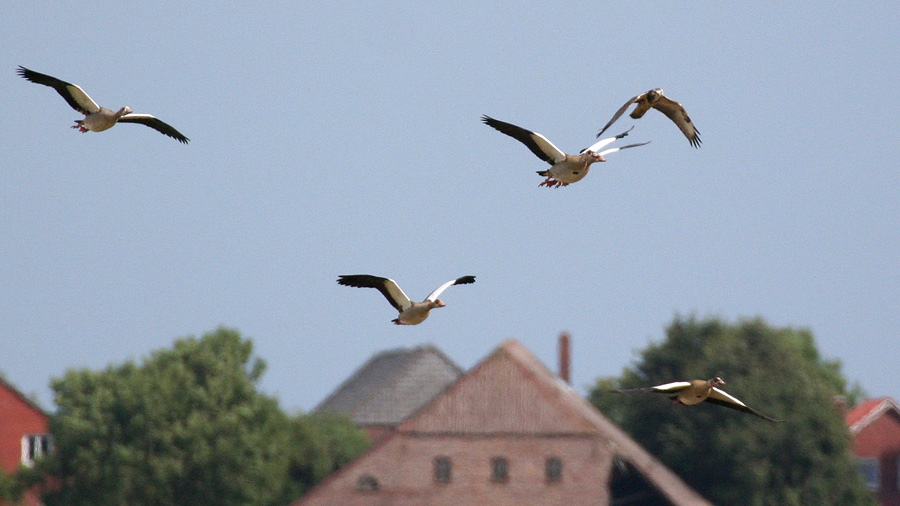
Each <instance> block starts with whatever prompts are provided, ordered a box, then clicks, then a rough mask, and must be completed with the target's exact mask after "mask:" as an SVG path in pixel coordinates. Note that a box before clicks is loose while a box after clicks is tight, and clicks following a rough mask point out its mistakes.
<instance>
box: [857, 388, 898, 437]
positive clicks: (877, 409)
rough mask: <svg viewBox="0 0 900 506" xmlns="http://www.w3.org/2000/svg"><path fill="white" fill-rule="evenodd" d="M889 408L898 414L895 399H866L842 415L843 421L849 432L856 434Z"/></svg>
mask: <svg viewBox="0 0 900 506" xmlns="http://www.w3.org/2000/svg"><path fill="white" fill-rule="evenodd" d="M891 410H893V411H894V412H895V413H896V414H897V415H898V416H900V404H897V401H895V400H894V399H891V398H890V397H878V398H876V399H868V400H865V401H863V402H861V403H859V404H857V405H856V406H855V407H854V408H853V409H851V410H850V411H848V412H847V414H845V415H844V421H845V422H846V423H847V427H849V428H850V433H851V434H853V435H856V434H858V433H859V431H861V430H863V429H864V428H865V427H866V426H867V425H869V424H870V423H872V422H874V421H875V420H877V419H878V418H879V417H880V416H881V415H883V414H884V413H886V412H888V411H891Z"/></svg>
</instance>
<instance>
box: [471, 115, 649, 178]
mask: <svg viewBox="0 0 900 506" xmlns="http://www.w3.org/2000/svg"><path fill="white" fill-rule="evenodd" d="M481 121H482V122H483V123H484V124H485V125H487V126H489V127H491V128H493V129H495V130H497V131H498V132H500V133H504V134H506V135H508V136H510V137H512V138H513V139H516V140H517V141H519V142H521V143H522V144H524V145H525V146H526V147H527V148H528V149H530V150H531V152H532V153H534V154H535V155H536V156H537V157H538V158H540V159H541V160H543V161H545V162H547V163H549V164H550V168H549V169H548V170H539V171H537V173H538V175H540V176H543V177H546V178H547V179H546V180H544V181H543V182H542V183H541V184H539V185H538V186H546V187H548V188H558V187H560V186H568V185H569V184H571V183H575V182H578V181H581V180H582V179H584V176H586V175H587V173H588V171H589V170H590V167H591V164H593V163H595V162H605V161H606V158H604V157H603V155H608V154H610V153H615V152H616V151H621V150H623V149H628V148H635V147H638V146H643V145H644V144H647V143H649V142H650V141H647V142H641V143H638V144H628V145H626V146H620V147H617V148H610V149H607V150H605V151H600V149H602V148H604V147H606V146H608V145H610V144H612V143H613V142H615V141H616V140H618V139H621V138H623V137H625V136H627V135H628V132H630V131H631V129H630V128H629V129H628V130H627V131H625V132H623V133H621V134H619V135H616V136H615V137H609V138H606V139H601V140H599V141H597V142H595V143H594V144H592V145H591V146H589V147H587V148H585V149H582V150H581V151H580V152H579V153H578V154H577V155H569V154H566V153H565V152H563V151H562V150H561V149H559V148H557V147H556V146H555V145H554V144H553V143H552V142H550V140H549V139H547V138H546V137H544V136H543V135H541V134H539V133H537V132H532V131H531V130H526V129H524V128H522V127H519V126H516V125H513V124H512V123H507V122H505V121H500V120H497V119H494V118H492V117H490V116H482V117H481ZM632 128H634V127H632Z"/></svg>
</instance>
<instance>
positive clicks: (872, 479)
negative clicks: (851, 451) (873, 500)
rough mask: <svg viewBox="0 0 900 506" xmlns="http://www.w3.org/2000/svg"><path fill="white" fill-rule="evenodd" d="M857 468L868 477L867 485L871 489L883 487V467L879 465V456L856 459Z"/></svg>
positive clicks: (864, 476)
mask: <svg viewBox="0 0 900 506" xmlns="http://www.w3.org/2000/svg"><path fill="white" fill-rule="evenodd" d="M856 468H857V469H859V472H860V473H861V474H862V475H863V478H865V479H866V486H867V487H869V490H878V489H880V488H881V469H879V467H878V459H877V458H861V459H856Z"/></svg>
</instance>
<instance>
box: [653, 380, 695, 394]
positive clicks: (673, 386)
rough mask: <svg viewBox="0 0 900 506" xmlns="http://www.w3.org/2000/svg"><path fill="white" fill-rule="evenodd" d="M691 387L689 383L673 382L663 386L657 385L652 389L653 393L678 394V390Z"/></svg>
mask: <svg viewBox="0 0 900 506" xmlns="http://www.w3.org/2000/svg"><path fill="white" fill-rule="evenodd" d="M689 386H691V382H690V381H675V382H672V383H666V384H665V385H657V386H655V387H653V391H654V392H678V391H679V390H684V389H685V388H687V387H689Z"/></svg>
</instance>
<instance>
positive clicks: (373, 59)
mask: <svg viewBox="0 0 900 506" xmlns="http://www.w3.org/2000/svg"><path fill="white" fill-rule="evenodd" d="M551 4H553V3H552V2H549V3H548V2H534V3H531V4H529V3H525V4H523V3H522V2H497V3H492V2H484V1H475V2H469V1H454V2H409V3H402V2H401V3H391V2H375V3H373V4H371V5H369V4H366V3H360V2H294V1H292V2H234V3H232V2H220V1H216V2H207V1H194V2H138V3H135V2H119V1H116V2H78V3H74V4H73V3H60V2H55V1H35V0H28V1H19V0H9V1H7V2H6V3H5V4H4V12H3V18H4V20H5V21H4V22H3V23H2V25H3V32H4V33H3V37H2V38H0V55H2V57H3V59H4V60H5V62H4V64H3V65H2V72H0V92H2V96H3V97H4V105H5V107H4V113H5V114H4V120H3V121H2V122H0V139H2V140H0V370H2V371H3V372H4V373H5V374H6V376H7V378H8V379H9V380H10V381H11V382H13V383H14V384H16V385H18V386H19V387H20V388H21V389H22V390H23V391H24V392H26V393H34V394H36V395H37V396H38V399H39V401H40V403H41V404H42V405H44V406H45V407H47V408H49V409H52V392H51V391H50V389H49V383H50V379H51V378H53V377H59V376H61V375H62V374H64V372H65V371H66V370H67V369H70V368H85V367H87V368H91V369H101V368H103V367H105V366H107V365H108V364H110V363H113V364H118V363H121V362H123V361H125V360H129V359H140V358H142V357H144V356H146V355H148V354H149V353H150V352H151V351H152V350H156V349H159V348H165V347H169V346H171V343H172V341H173V340H174V339H175V338H177V337H182V336H186V335H200V334H202V333H204V332H207V331H210V330H214V329H215V328H216V327H218V326H220V325H225V326H228V327H234V328H237V329H239V330H240V331H241V332H242V333H243V334H244V335H245V336H248V337H250V338H252V339H253V342H254V345H255V351H256V353H257V355H258V356H259V357H261V358H263V359H265V360H266V361H267V362H268V365H269V369H268V371H267V372H266V374H265V376H264V379H263V382H262V388H263V389H264V390H265V391H266V392H268V393H270V394H273V395H276V396H277V397H278V398H279V399H280V400H281V403H282V406H283V407H285V408H286V409H288V410H290V411H296V410H309V409H311V408H313V407H314V406H315V405H316V404H317V403H318V402H319V401H321V400H322V399H323V398H324V397H325V395H327V394H328V393H329V392H330V391H332V390H333V389H334V388H335V387H336V386H337V385H338V384H339V383H340V382H341V381H342V380H343V379H345V378H346V377H347V376H348V375H350V374H351V373H352V372H353V371H354V370H355V369H356V368H357V367H359V366H360V365H361V364H362V363H363V362H364V361H365V360H366V359H368V358H369V357H370V356H371V355H372V354H374V353H376V352H378V351H380V350H384V349H390V348H397V347H401V346H414V345H419V344H424V343H434V344H436V345H437V346H439V347H440V348H441V349H442V350H444V351H445V352H446V353H447V354H448V355H449V356H450V357H451V358H452V359H453V360H455V361H457V362H458V363H459V364H460V365H462V366H463V367H471V366H472V365H474V364H475V363H476V362H477V361H478V360H479V359H480V358H482V357H483V356H485V355H486V354H487V353H489V352H490V351H491V350H492V349H493V348H494V347H495V346H497V345H498V344H499V343H500V342H501V341H502V340H503V339H505V338H509V337H514V338H516V339H518V340H520V341H521V342H523V343H524V344H525V346H527V347H528V348H529V349H531V350H532V351H533V352H535V353H536V354H537V355H538V356H539V357H540V358H541V359H542V360H543V361H544V362H545V363H547V364H548V365H549V366H551V367H552V368H555V360H556V359H555V348H556V338H557V335H558V333H559V332H560V331H562V330H568V331H569V332H571V333H572V336H573V348H574V350H573V351H574V357H573V374H574V381H575V384H576V386H578V387H579V390H580V391H582V392H584V391H585V386H586V385H588V384H590V383H592V382H593V380H594V379H595V378H597V377H599V376H609V375H617V374H619V373H620V372H621V370H622V368H623V367H625V366H627V365H629V364H630V363H631V362H632V361H633V360H634V359H635V358H636V350H640V349H642V348H644V347H645V346H646V345H647V344H648V343H649V342H651V341H658V340H660V339H662V338H663V336H664V328H665V326H666V325H667V324H668V323H670V322H671V321H672V320H673V318H674V317H675V316H676V315H691V314H694V315H697V316H699V317H704V316H708V315H714V316H720V317H722V318H725V319H727V320H729V321H735V320H737V319H739V318H742V317H754V316H761V317H763V318H765V319H766V320H767V321H768V322H769V323H770V324H773V325H778V326H783V325H790V326H796V327H802V328H809V329H811V330H812V332H813V333H814V334H815V336H816V340H817V344H818V346H819V348H820V350H821V351H822V353H823V355H824V356H825V357H827V358H834V359H839V360H840V361H841V362H842V363H843V364H844V369H843V370H844V373H845V374H846V375H847V377H848V378H849V379H850V380H853V381H858V382H859V383H860V384H861V386H862V387H863V388H864V389H865V390H866V391H867V392H868V393H869V394H870V395H873V396H880V395H890V396H893V397H895V398H900V367H898V365H897V364H898V358H900V339H898V328H900V261H898V252H900V227H898V221H900V171H898V167H897V162H896V153H895V152H896V149H897V146H898V144H900V142H898V141H900V135H898V133H897V119H898V118H900V100H898V99H897V97H896V96H895V95H894V93H893V91H894V90H895V89H896V85H897V83H898V82H900V56H898V55H900V52H898V47H900V30H898V27H900V4H898V3H892V2H868V1H858V2H826V3H824V4H817V5H815V6H807V5H801V4H797V3H792V2H769V1H758V2H747V3H738V4H735V3H731V2H641V1H631V2H618V3H614V4H612V5H610V4H611V3H610V2H566V3H565V4H564V5H551ZM794 6H796V7H794ZM17 65H23V66H26V67H29V68H31V69H33V70H36V71H38V72H43V73H47V74H50V75H53V76H56V77H59V78H61V79H64V80H67V81H70V82H73V83H76V84H79V85H81V86H82V87H83V88H84V89H85V91H87V93H89V94H90V95H91V96H92V97H93V98H94V99H95V100H96V101H97V102H99V103H100V104H101V105H105V106H107V107H110V108H113V109H118V108H119V107H121V106H123V105H128V106H130V107H131V108H132V109H134V111H135V112H146V113H151V114H154V115H156V116H158V117H159V118H161V119H162V120H164V121H166V122H168V123H170V124H171V125H173V126H174V127H175V128H177V129H179V130H180V131H181V132H183V133H184V134H185V135H187V136H188V137H190V138H191V143H190V144H189V145H187V146H185V145H182V144H179V143H178V142H176V141H174V140H172V139H169V138H167V137H165V136H163V135H160V134H159V133H157V132H155V131H154V130H151V129H149V128H146V127H143V126H140V125H119V126H116V127H115V128H113V129H112V130H109V131H107V132H102V133H87V134H80V133H77V132H76V131H74V130H70V129H69V125H71V124H72V120H74V119H77V118H79V117H80V116H79V114H78V113H76V112H75V111H73V110H72V109H70V108H69V107H68V105H66V103H65V102H64V101H63V100H62V99H61V98H60V97H59V96H58V95H57V94H56V93H55V92H54V91H53V90H52V89H50V88H47V87H43V86H38V85H35V84H31V83H28V82H27V81H25V80H23V79H21V78H20V77H18V76H17V75H16V74H15V69H16V66H17ZM653 87H662V88H664V89H665V91H666V94H667V95H668V96H670V97H672V98H673V99H675V100H678V101H680V102H681V103H682V104H684V106H685V107H686V109H687V111H688V112H689V113H690V115H691V118H692V119H693V121H694V123H695V124H696V126H697V128H698V129H699V131H700V132H701V134H702V139H703V147H702V148H701V149H699V150H697V149H693V148H691V146H690V145H689V144H688V141H687V140H686V139H685V138H684V137H683V136H682V135H681V133H680V132H679V131H678V130H677V129H676V127H675V126H674V125H673V124H672V123H671V122H670V121H668V120H667V119H666V118H665V117H664V116H663V115H662V114H659V113H658V112H655V111H650V112H649V113H647V115H646V116H644V118H643V119H641V120H632V119H631V118H628V117H627V116H625V117H623V118H622V119H620V120H619V122H618V123H616V125H614V126H613V127H612V128H611V129H610V132H611V133H618V132H619V131H621V130H625V129H627V128H628V127H630V126H631V125H635V128H634V130H633V131H632V132H631V136H630V137H629V138H628V140H629V141H632V142H639V141H646V140H652V143H651V144H649V145H647V146H644V147H641V148H636V149H631V150H628V151H623V152H620V153H614V154H612V155H610V156H609V161H608V162H607V163H605V164H599V165H594V167H593V169H592V171H591V173H590V174H589V175H588V176H587V177H586V178H585V179H584V180H582V181H581V182H579V183H576V184H574V185H571V186H569V187H566V188H560V189H555V190H548V189H546V188H540V187H538V183H540V182H541V180H542V178H540V177H539V176H537V175H536V174H535V171H536V170H542V169H545V168H547V165H546V164H544V162H542V161H540V160H539V159H537V158H536V157H535V156H534V155H532V154H531V153H530V152H529V151H528V150H527V149H526V148H525V147H524V146H523V145H521V144H520V143H518V142H517V141H515V140H513V139H511V138H509V137H507V136H505V135H503V134H500V133H499V132H496V131H494V130H492V129H491V128H489V127H487V126H485V125H483V124H481V123H480V122H479V117H480V116H481V115H482V114H489V115H491V116H493V117H496V118H498V119H501V120H504V121H508V122H511V123H515V124H517V125H521V126H523V127H526V128H530V129H532V130H536V131H538V132H541V133H543V134H544V135H546V136H547V137H548V138H550V139H551V140H552V141H553V142H554V143H556V145H557V146H559V147H560V148H561V149H563V150H567V151H570V152H574V151H577V150H579V149H581V148H583V147H585V146H587V145H589V144H590V143H591V142H593V140H594V134H595V133H596V132H597V131H598V129H599V128H600V127H601V126H603V124H604V123H606V121H607V120H608V119H609V117H610V116H611V115H612V113H613V112H615V110H616V109H618V107H619V106H621V105H622V103H624V102H625V100H627V99H628V98H629V97H631V96H633V95H635V94H637V93H640V92H643V91H646V90H648V89H650V88H653ZM355 273H368V274H375V275H381V276H388V277H391V278H394V279H396V280H397V281H398V282H399V283H400V285H401V287H403V289H404V290H405V291H406V293H407V294H409V295H410V296H411V297H412V298H414V299H419V300H421V299H422V298H424V297H425V296H426V295H427V294H428V293H429V292H430V291H431V290H432V289H434V288H435V287H436V286H438V285H439V284H441V283H443V282H444V281H447V280H449V279H452V278H455V277H458V276H462V275H466V274H474V275H476V276H477V278H478V281H477V283H476V284H474V285H466V286H458V287H451V288H450V289H449V290H448V291H447V292H445V294H444V296H443V299H444V301H445V302H446V303H447V307H446V308H443V309H440V310H436V311H434V312H433V314H432V315H431V317H430V318H429V319H428V321H426V322H425V323H423V324H422V325H419V326H416V327H396V326H394V325H392V324H391V323H390V320H391V319H392V318H395V317H396V312H395V311H394V310H393V308H391V307H390V306H389V305H388V304H387V303H386V302H385V301H384V300H383V298H382V297H381V295H380V294H379V293H378V292H376V291H375V290H363V289H355V288H347V287H342V286H339V285H337V283H335V280H336V278H337V276H338V275H339V274H355ZM711 373H718V374H721V375H722V376H723V377H725V378H726V379H727V374H728V371H711ZM675 379H683V378H673V380H675ZM786 379H787V380H789V379H790V378H786ZM732 388H733V390H734V393H735V394H736V395H739V394H740V387H739V385H734V386H733V387H732Z"/></svg>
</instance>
